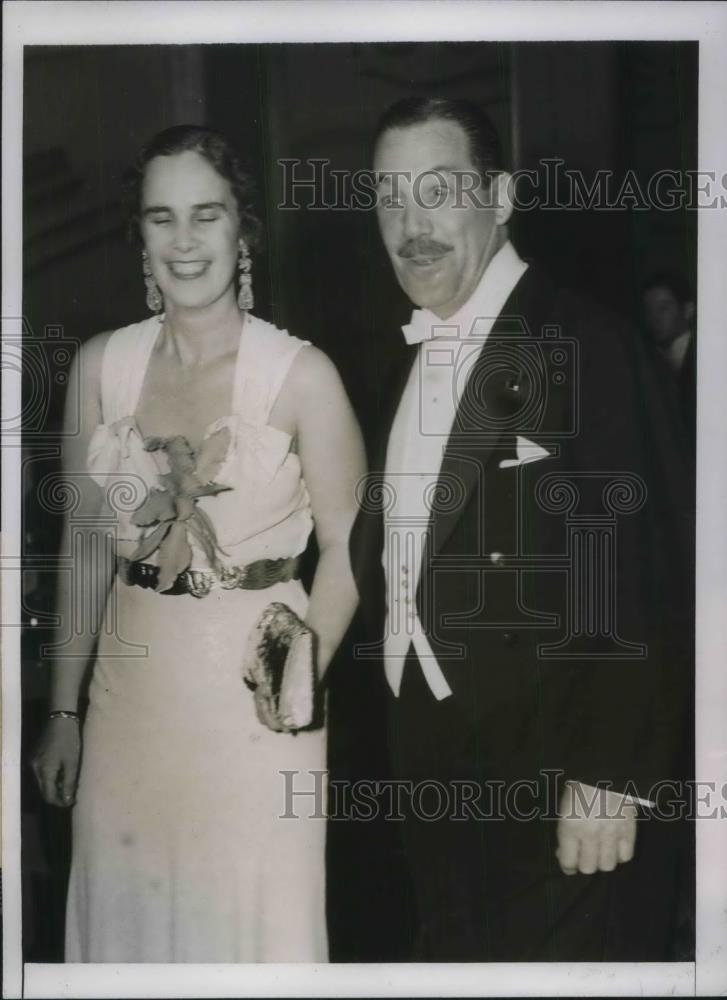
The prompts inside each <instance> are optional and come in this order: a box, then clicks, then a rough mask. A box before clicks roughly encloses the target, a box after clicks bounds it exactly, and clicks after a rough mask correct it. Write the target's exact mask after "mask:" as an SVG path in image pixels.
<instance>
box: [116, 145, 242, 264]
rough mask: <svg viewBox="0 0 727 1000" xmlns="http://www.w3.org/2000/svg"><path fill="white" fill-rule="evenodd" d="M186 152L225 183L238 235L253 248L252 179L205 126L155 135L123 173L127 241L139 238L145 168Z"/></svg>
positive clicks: (231, 149)
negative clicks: (158, 159) (234, 209)
mask: <svg viewBox="0 0 727 1000" xmlns="http://www.w3.org/2000/svg"><path fill="white" fill-rule="evenodd" d="M187 152H193V153H199V155H200V156H201V157H202V158H203V159H205V160H206V161H207V162H208V163H209V164H210V166H211V167H213V168H214V169H215V170H216V171H217V173H218V174H219V175H220V177H223V178H224V179H225V180H226V181H228V182H229V185H230V187H231V188H232V194H233V195H234V198H235V203H236V204H237V214H238V217H239V220H240V235H241V236H243V238H244V240H245V242H246V243H247V245H248V246H249V247H254V246H255V245H256V243H257V242H258V239H259V236H260V229H261V226H260V221H259V219H258V217H257V215H256V214H255V210H254V206H253V202H254V184H253V180H252V177H251V176H250V174H249V172H248V171H246V170H245V169H244V167H243V165H242V163H241V161H240V157H239V155H238V153H237V151H236V149H235V148H234V146H233V145H232V143H231V142H230V141H229V140H228V139H227V138H226V137H225V136H224V135H222V134H221V133H220V132H215V131H214V129H211V128H207V126H206V125H174V126H172V128H167V129H164V131H163V132H158V133H157V134H156V135H155V136H153V137H152V138H151V139H150V140H149V141H148V142H147V143H146V144H145V145H144V146H143V147H142V148H141V150H140V151H139V154H138V155H137V157H136V160H135V162H134V165H133V166H132V167H131V168H130V169H129V170H127V171H126V173H125V174H124V178H123V196H124V206H125V209H126V217H127V231H128V234H129V236H130V238H132V239H133V238H139V236H140V233H139V220H140V217H141V188H142V184H143V183H144V175H145V173H146V168H147V166H148V165H149V163H150V162H151V161H152V160H153V159H154V158H155V157H157V156H173V155H175V154H176V153H187Z"/></svg>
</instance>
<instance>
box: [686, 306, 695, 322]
mask: <svg viewBox="0 0 727 1000" xmlns="http://www.w3.org/2000/svg"><path fill="white" fill-rule="evenodd" d="M684 319H685V320H686V321H687V323H691V322H692V320H693V319H694V303H693V302H685V303H684Z"/></svg>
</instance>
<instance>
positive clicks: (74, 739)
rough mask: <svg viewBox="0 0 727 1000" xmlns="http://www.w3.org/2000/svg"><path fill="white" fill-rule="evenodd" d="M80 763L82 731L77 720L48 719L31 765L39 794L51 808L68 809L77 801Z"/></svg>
mask: <svg viewBox="0 0 727 1000" xmlns="http://www.w3.org/2000/svg"><path fill="white" fill-rule="evenodd" d="M80 762H81V727H80V726H79V724H78V721H77V720H76V719H64V718H57V719H49V720H48V724H47V726H46V728H45V731H44V732H43V735H42V736H41V738H40V742H39V743H38V748H37V750H36V751H35V754H34V756H33V759H32V761H31V767H32V768H33V773H34V774H35V777H36V780H37V782H38V787H39V788H40V794H41V795H42V796H43V798H44V799H45V801H46V802H48V803H49V804H50V805H52V806H61V807H62V808H68V807H69V806H72V805H73V804H74V802H75V799H76V783H77V781H78V768H79V765H80Z"/></svg>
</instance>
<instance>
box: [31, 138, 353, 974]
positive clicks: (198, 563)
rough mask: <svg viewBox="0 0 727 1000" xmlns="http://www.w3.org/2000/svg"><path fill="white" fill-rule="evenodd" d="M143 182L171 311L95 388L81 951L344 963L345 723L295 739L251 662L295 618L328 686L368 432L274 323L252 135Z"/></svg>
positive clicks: (63, 660)
mask: <svg viewBox="0 0 727 1000" xmlns="http://www.w3.org/2000/svg"><path fill="white" fill-rule="evenodd" d="M129 191H130V194H131V199H130V204H131V209H132V211H131V215H132V222H133V223H134V224H135V227H136V231H137V233H138V235H139V236H140V237H141V244H142V247H143V250H142V260H141V263H142V266H143V274H144V280H145V282H146V286H147V305H148V306H149V308H150V309H151V310H152V315H150V316H149V318H147V319H145V320H143V321H142V322H140V323H135V324H133V325H131V326H127V327H125V328H123V329H120V330H116V331H115V332H113V333H111V334H102V335H100V336H98V337H95V338H93V339H92V340H91V341H90V342H89V343H87V344H86V345H84V348H83V350H82V352H81V355H80V359H79V362H78V364H77V367H76V371H75V373H74V375H73V378H74V380H75V387H74V386H72V387H71V389H70V391H69V398H71V399H73V398H74V394H76V395H78V398H80V400H81V424H82V432H81V435H80V436H79V437H78V438H74V439H71V443H70V445H69V447H68V449H67V452H66V454H65V455H64V461H65V468H66V473H67V475H68V477H69V480H70V481H72V482H73V484H74V486H75V494H76V497H77V504H76V507H75V509H74V510H73V511H72V512H71V516H70V518H69V524H68V528H67V542H66V544H71V545H72V546H73V549H72V551H73V552H74V556H75V564H74V573H73V574H72V579H70V580H61V582H60V584H59V614H60V616H61V617H60V621H61V623H62V625H61V631H63V625H64V624H65V626H66V628H65V635H64V640H63V641H64V645H63V647H62V653H63V655H62V656H59V657H57V658H56V660H55V661H54V664H53V671H52V685H51V703H50V717H49V720H48V724H47V728H46V731H45V733H44V736H43V739H42V741H41V744H40V747H39V749H38V751H37V753H36V756H35V759H34V769H35V771H36V775H37V777H38V781H39V783H40V786H41V790H42V791H43V794H44V796H45V798H46V799H47V800H48V801H49V802H52V803H54V804H56V805H59V806H69V807H70V806H72V808H73V856H72V866H71V874H70V883H69V889H68V904H67V916H66V961H71V962H104V961H108V962H322V961H326V960H327V957H328V953H327V936H326V925H325V884H324V847H325V820H324V818H323V816H324V813H325V802H324V801H323V800H324V796H325V782H324V777H325V775H324V772H325V767H326V735H325V727H324V725H322V724H313V725H310V726H308V727H306V728H302V729H300V730H299V731H298V732H295V731H294V730H293V729H292V728H290V727H289V726H287V725H286V724H285V722H284V721H281V719H280V718H279V717H277V716H276V715H275V714H274V713H273V712H272V711H271V709H270V706H269V703H268V702H266V701H265V699H264V698H263V697H262V696H261V695H260V692H259V690H254V691H252V690H250V689H249V688H248V686H246V684H245V683H244V682H243V670H244V662H245V654H246V648H247V643H248V638H249V637H250V634H251V632H252V630H253V629H254V626H255V625H256V623H257V622H258V620H259V619H260V616H261V614H262V612H263V611H264V610H265V608H267V607H268V606H269V605H270V604H271V603H273V602H280V603H282V604H283V605H285V606H286V607H287V608H289V609H291V610H292V611H293V612H295V613H296V614H297V615H298V616H300V618H301V619H303V620H304V621H305V623H306V624H307V626H308V627H309V628H310V629H311V630H312V632H313V634H314V636H315V649H316V657H315V669H316V672H317V679H318V683H320V679H321V678H322V676H323V674H324V672H325V669H326V667H327V665H328V662H329V661H330V659H331V657H332V655H333V653H334V652H335V649H336V647H337V645H338V644H339V642H340V640H341V638H342V637H343V634H344V632H345V630H346V628H347V626H348V623H349V621H350V618H351V616H352V614H353V610H354V608H355V603H356V596H355V587H354V584H353V580H352V577H351V571H350V567H349V562H348V552H347V539H348V533H349V530H350V526H351V523H352V521H353V518H354V515H355V509H356V508H355V499H354V493H355V486H356V483H357V481H358V479H359V478H360V476H361V475H362V473H363V462H364V459H363V448H362V444H361V439H360V434H359V430H358V427H357V424H356V421H355V418H354V416H353V414H352V411H351V408H350V405H349V403H348V400H347V398H346V394H345V392H344V390H343V388H342V385H341V383H340V380H339V378H338V375H337V373H336V371H335V369H334V367H333V365H332V364H331V363H330V361H329V360H328V359H327V358H326V356H325V355H323V354H322V353H321V352H320V351H318V350H317V349H316V348H314V347H312V346H310V345H309V344H307V343H305V342H303V341H301V340H298V339H296V338H295V337H293V336H290V335H289V334H287V333H285V332H283V331H281V330H278V329H277V328H275V327H274V326H271V325H270V324H269V323H267V322H264V321H263V320H261V319H258V318H257V317H255V316H253V315H252V313H251V312H250V311H249V310H250V308H251V305H252V288H251V274H250V253H249V251H250V248H251V247H252V246H253V245H254V241H255V235H256V231H257V223H256V220H255V218H254V217H253V215H252V214H251V211H250V206H249V181H248V179H247V177H246V175H245V174H244V173H243V172H242V170H241V168H240V166H239V163H238V161H237V159H236V156H235V154H234V152H233V151H232V149H231V147H230V145H229V144H228V142H227V141H226V140H225V139H224V138H223V137H222V136H220V135H218V134H217V133H214V132H212V131H211V130H209V129H206V128H202V127H197V126H178V127H175V128H172V129H168V130H166V131H165V132H162V133H160V134H159V135H158V136H156V137H155V138H154V139H152V140H151V142H150V143H149V144H148V145H147V146H146V147H145V149H144V150H143V151H142V153H141V154H140V157H139V159H138V161H137V164H136V167H135V168H134V170H133V171H132V173H131V175H130V182H129ZM238 272H239V275H238ZM79 394H80V395H79ZM314 528H315V532H316V538H317V542H318V547H319V551H320V556H319V559H318V563H317V568H316V572H315V576H314V579H313V584H312V587H311V592H310V596H309V595H308V594H307V593H306V591H305V590H304V588H303V586H302V584H301V582H300V580H299V579H297V572H296V567H297V558H298V557H299V556H300V554H301V553H302V552H303V550H304V549H305V547H306V544H307V542H308V538H309V534H310V532H311V531H312V530H313V529H314ZM79 612H80V614H79ZM72 614H75V618H74V620H75V621H76V622H79V621H80V622H81V625H80V627H77V628H75V629H69V627H68V623H69V622H70V621H71V615H72ZM96 642H97V646H96ZM94 650H95V662H94V664H93V672H92V676H91V683H90V688H89V707H88V712H87V715H86V718H85V722H84V724H83V729H82V732H81V724H80V720H79V718H78V715H77V713H78V694H79V690H80V687H81V682H82V679H83V675H84V672H85V668H86V665H87V663H89V662H90V660H91V658H92V657H93V655H94ZM81 758H82V760H81ZM79 762H80V768H79ZM311 790H313V791H316V795H313V796H311V795H304V794H297V793H298V792H301V791H303V792H305V791H311ZM283 816H285V818H281V817H283Z"/></svg>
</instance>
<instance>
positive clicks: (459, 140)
mask: <svg viewBox="0 0 727 1000" xmlns="http://www.w3.org/2000/svg"><path fill="white" fill-rule="evenodd" d="M374 170H375V172H376V174H377V177H378V179H379V183H378V193H379V199H378V206H377V213H378V219H379V227H380V229H381V236H382V238H383V241H384V245H385V246H386V250H387V251H388V254H389V257H390V258H391V263H392V264H393V266H394V271H395V273H396V277H397V279H398V281H399V284H400V285H401V287H402V288H403V289H404V291H405V292H406V294H407V295H408V296H409V298H410V299H411V300H412V302H414V303H415V304H416V305H418V306H421V307H425V308H427V309H431V310H432V312H434V313H436V315H437V316H439V317H440V318H441V319H447V318H448V317H449V316H452V315H453V314H454V313H455V312H456V311H457V310H458V309H459V308H460V307H461V306H462V305H464V303H465V302H467V300H468V299H469V298H470V296H471V295H472V293H473V291H474V290H475V288H476V287H477V285H478V283H479V280H480V278H481V277H482V274H483V272H484V270H485V268H486V267H487V264H488V263H489V261H490V259H491V258H492V256H493V255H494V253H495V252H496V251H497V249H498V248H499V247H498V223H497V221H496V217H495V215H496V208H495V206H494V205H492V204H491V201H492V194H491V193H490V191H489V186H487V185H485V184H483V183H482V181H481V180H480V179H479V178H477V180H476V181H475V180H473V179H472V175H474V174H475V166H474V164H473V163H472V159H471V155H470V148H469V139H468V138H467V135H466V134H465V132H464V131H463V129H462V128H461V127H460V126H459V125H457V124H455V123H454V122H450V121H441V120H436V119H435V120H433V121H429V122H425V123H423V124H421V125H410V126H407V127H405V128H392V129H389V130H388V131H387V132H384V134H383V135H382V136H381V138H380V139H379V141H378V143H377V146H376V151H375V155H374ZM460 171H461V172H469V176H467V177H463V174H462V173H460V174H459V175H458V172H460ZM463 187H464V188H465V189H467V188H471V191H469V192H467V191H466V190H465V192H464V193H463ZM427 206H436V207H427ZM480 206H487V207H480Z"/></svg>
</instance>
